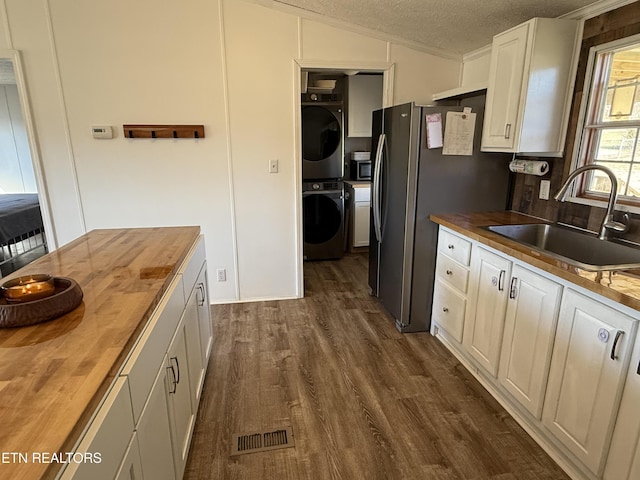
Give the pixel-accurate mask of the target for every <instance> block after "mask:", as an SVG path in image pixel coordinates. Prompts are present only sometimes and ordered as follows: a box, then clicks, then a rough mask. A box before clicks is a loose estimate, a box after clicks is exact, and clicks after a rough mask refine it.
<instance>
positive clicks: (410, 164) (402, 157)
mask: <svg viewBox="0 0 640 480" xmlns="http://www.w3.org/2000/svg"><path fill="white" fill-rule="evenodd" d="M413 108H414V107H413V104H411V103H407V104H404V105H398V106H395V107H392V108H387V109H385V110H384V119H383V121H384V132H383V133H384V134H385V143H384V148H383V154H382V162H381V165H382V166H381V171H380V174H379V178H380V180H379V182H380V186H379V191H380V192H379V194H380V232H381V241H380V243H379V245H378V298H379V299H380V301H381V302H382V304H383V305H384V307H385V308H386V309H387V310H388V311H389V313H391V315H393V317H394V318H395V319H396V320H397V321H398V322H399V323H400V324H402V323H404V322H408V313H409V312H408V311H407V310H408V306H409V301H410V297H409V293H410V292H409V285H410V281H411V261H410V257H411V256H412V249H413V244H412V242H413V222H414V218H413V217H412V215H414V213H415V212H414V208H415V183H416V174H415V169H416V167H417V158H415V157H414V158H413V159H412V158H411V155H412V153H415V152H413V150H414V149H413V148H412V141H413V140H414V139H412V131H413V129H412V113H413ZM407 241H408V242H409V244H407Z"/></svg>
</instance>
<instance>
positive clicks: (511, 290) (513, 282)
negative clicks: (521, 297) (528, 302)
mask: <svg viewBox="0 0 640 480" xmlns="http://www.w3.org/2000/svg"><path fill="white" fill-rule="evenodd" d="M517 281H518V277H511V284H510V285H509V298H516V297H517V296H518V289H517V288H516V282H517Z"/></svg>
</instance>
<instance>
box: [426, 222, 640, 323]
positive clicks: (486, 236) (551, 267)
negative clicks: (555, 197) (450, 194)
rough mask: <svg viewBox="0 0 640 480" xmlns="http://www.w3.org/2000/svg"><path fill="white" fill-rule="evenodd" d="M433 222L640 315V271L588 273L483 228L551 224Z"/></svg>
mask: <svg viewBox="0 0 640 480" xmlns="http://www.w3.org/2000/svg"><path fill="white" fill-rule="evenodd" d="M430 218H431V220H432V221H434V222H436V223H438V224H440V225H442V226H445V227H447V228H450V229H451V230H454V231H456V232H458V233H461V234H462V235H465V236H467V237H469V238H472V239H474V240H477V241H478V242H480V243H483V244H485V245H488V246H490V247H492V248H495V249H496V250H498V251H500V252H503V253H505V254H507V255H510V256H511V257H514V258H517V259H518V260H522V261H523V262H526V263H529V264H531V265H533V266H535V267H538V268H539V269H540V270H544V271H545V272H548V273H551V274H553V275H556V276H558V277H560V278H563V279H565V280H567V281H569V282H572V283H575V284H576V285H579V286H581V287H583V288H586V289H587V290H590V291H592V292H595V293H598V294H600V295H602V296H603V297H606V298H609V299H611V300H613V301H615V302H618V303H621V304H623V305H626V306H628V307H631V308H633V309H635V310H639V311H640V271H639V270H630V271H613V270H612V271H607V270H605V271H601V272H588V271H586V270H583V269H581V268H577V267H574V266H573V265H570V264H568V263H566V262H563V261H562V260H558V259H556V258H553V257H551V256H548V255H545V254H544V253H541V252H539V251H537V250H534V249H532V248H529V247H527V246H526V245H523V244H521V243H518V242H515V241H513V240H510V239H508V238H505V237H503V236H501V235H498V234H496V233H493V232H490V231H488V230H484V229H482V228H479V227H483V226H488V225H518V224H522V223H548V222H545V221H544V220H542V219H539V218H536V217H530V216H528V215H524V214H521V213H517V212H510V211H506V212H488V213H487V212H483V213H457V214H440V215H431V216H430Z"/></svg>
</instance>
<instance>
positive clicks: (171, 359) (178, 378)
mask: <svg viewBox="0 0 640 480" xmlns="http://www.w3.org/2000/svg"><path fill="white" fill-rule="evenodd" d="M174 360H175V361H176V370H178V376H177V378H176V384H178V383H180V363H179V362H178V357H171V358H170V359H169V361H170V362H171V369H172V370H173V361H174ZM174 373H175V372H174Z"/></svg>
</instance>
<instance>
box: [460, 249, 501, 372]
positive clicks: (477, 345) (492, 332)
mask: <svg viewBox="0 0 640 480" xmlns="http://www.w3.org/2000/svg"><path fill="white" fill-rule="evenodd" d="M510 275H511V262H510V261H509V260H507V259H505V258H504V257H501V256H499V255H496V254H494V253H491V252H489V251H488V250H485V249H484V248H473V249H472V252H471V277H470V280H469V295H468V301H467V311H466V315H465V321H464V335H463V337H462V344H463V345H464V347H465V349H466V350H467V352H468V353H469V354H470V355H471V356H472V357H473V358H474V360H475V361H476V362H477V363H478V364H479V365H481V366H482V367H483V368H485V369H486V370H487V371H488V372H489V373H490V374H491V375H493V376H494V377H495V376H496V375H497V373H498V359H499V356H500V346H501V342H502V330H503V328H504V313H505V308H506V306H507V294H508V291H507V288H506V286H507V285H508V282H509V278H510Z"/></svg>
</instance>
